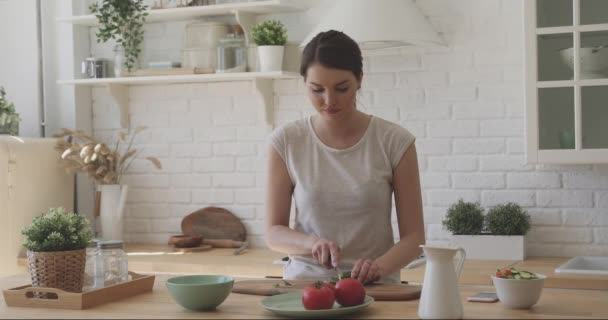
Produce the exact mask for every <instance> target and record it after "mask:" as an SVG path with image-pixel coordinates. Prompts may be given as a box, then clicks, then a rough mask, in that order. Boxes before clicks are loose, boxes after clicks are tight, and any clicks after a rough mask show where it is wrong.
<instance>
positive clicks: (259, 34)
mask: <svg viewBox="0 0 608 320" xmlns="http://www.w3.org/2000/svg"><path fill="white" fill-rule="evenodd" d="M251 34H252V37H253V41H254V42H255V44H256V45H258V59H259V62H260V71H261V72H270V71H281V70H282V69H283V53H284V51H285V43H287V29H285V26H284V25H283V24H282V23H281V22H280V21H277V20H267V21H264V22H261V23H259V24H256V25H254V26H253V28H252V29H251Z"/></svg>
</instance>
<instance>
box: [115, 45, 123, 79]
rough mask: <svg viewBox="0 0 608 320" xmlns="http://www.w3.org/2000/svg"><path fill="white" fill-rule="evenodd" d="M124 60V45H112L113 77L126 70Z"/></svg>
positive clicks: (119, 75)
mask: <svg viewBox="0 0 608 320" xmlns="http://www.w3.org/2000/svg"><path fill="white" fill-rule="evenodd" d="M125 62H126V58H125V47H123V46H121V45H119V44H118V45H116V46H114V77H116V78H118V77H121V76H122V73H123V72H125V71H126V66H125Z"/></svg>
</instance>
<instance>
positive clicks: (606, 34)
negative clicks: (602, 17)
mask: <svg viewBox="0 0 608 320" xmlns="http://www.w3.org/2000/svg"><path fill="white" fill-rule="evenodd" d="M606 2H607V3H608V1H606ZM607 15H608V12H607ZM580 57H581V79H605V78H608V31H596V32H581V48H580Z"/></svg>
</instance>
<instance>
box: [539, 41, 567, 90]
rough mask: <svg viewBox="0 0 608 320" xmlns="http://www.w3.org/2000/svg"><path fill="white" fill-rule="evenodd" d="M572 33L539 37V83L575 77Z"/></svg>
mask: <svg viewBox="0 0 608 320" xmlns="http://www.w3.org/2000/svg"><path fill="white" fill-rule="evenodd" d="M572 46H573V35H572V33H560V34H547V35H539V36H538V57H537V59H538V81H554V80H571V79H572V78H573V77H574V69H573V64H572V61H573V60H572V55H573V50H572Z"/></svg>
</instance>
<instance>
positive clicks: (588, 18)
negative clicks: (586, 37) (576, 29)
mask: <svg viewBox="0 0 608 320" xmlns="http://www.w3.org/2000/svg"><path fill="white" fill-rule="evenodd" d="M580 1H581V24H600V23H608V14H607V13H608V1H606V0H580Z"/></svg>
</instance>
